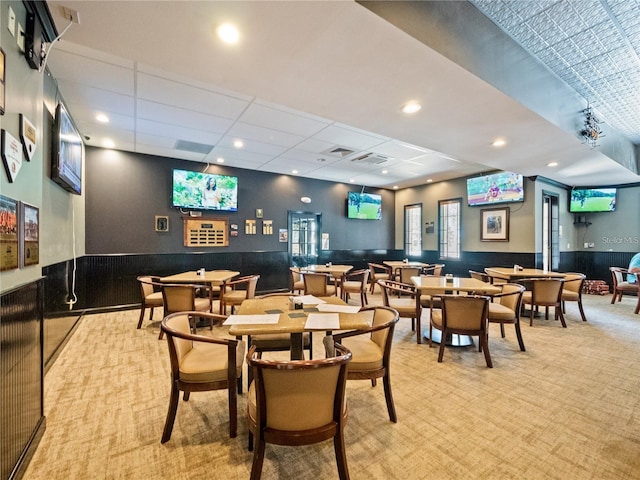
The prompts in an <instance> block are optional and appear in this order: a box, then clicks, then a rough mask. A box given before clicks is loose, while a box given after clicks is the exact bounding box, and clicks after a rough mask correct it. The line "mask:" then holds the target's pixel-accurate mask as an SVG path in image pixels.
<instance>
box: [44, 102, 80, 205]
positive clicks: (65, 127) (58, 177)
mask: <svg viewBox="0 0 640 480" xmlns="http://www.w3.org/2000/svg"><path fill="white" fill-rule="evenodd" d="M52 137H53V145H52V147H53V148H52V152H53V155H51V179H52V180H53V181H54V182H56V183H57V184H58V185H60V186H61V187H62V188H64V189H65V190H67V191H68V192H71V193H74V194H76V195H80V194H82V162H83V160H84V142H83V141H82V136H81V135H80V132H79V131H78V129H77V128H76V126H75V124H74V123H73V120H72V119H71V115H69V112H67V109H66V108H65V106H64V105H63V104H62V103H58V106H57V107H56V115H55V118H54V121H53V135H52Z"/></svg>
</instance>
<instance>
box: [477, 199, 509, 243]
mask: <svg viewBox="0 0 640 480" xmlns="http://www.w3.org/2000/svg"><path fill="white" fill-rule="evenodd" d="M480 240H481V241H483V242H508V241H509V207H503V208H483V209H482V210H480Z"/></svg>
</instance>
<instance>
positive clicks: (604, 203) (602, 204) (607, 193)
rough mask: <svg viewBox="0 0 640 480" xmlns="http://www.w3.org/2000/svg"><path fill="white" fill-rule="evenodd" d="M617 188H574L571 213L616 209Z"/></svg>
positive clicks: (570, 207) (570, 198) (570, 203)
mask: <svg viewBox="0 0 640 480" xmlns="http://www.w3.org/2000/svg"><path fill="white" fill-rule="evenodd" d="M616 194H617V190H616V189H615V188H574V189H573V190H571V196H570V197H569V211H570V212H571V213H581V212H582V213H590V212H613V211H614V210H615V209H616Z"/></svg>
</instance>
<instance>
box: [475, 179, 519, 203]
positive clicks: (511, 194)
mask: <svg viewBox="0 0 640 480" xmlns="http://www.w3.org/2000/svg"><path fill="white" fill-rule="evenodd" d="M508 202H524V179H523V177H522V175H520V174H519V173H512V172H499V173H492V174H490V175H483V176H481V177H474V178H468V179H467V205H469V206H470V207H473V206H477V205H488V204H496V203H508Z"/></svg>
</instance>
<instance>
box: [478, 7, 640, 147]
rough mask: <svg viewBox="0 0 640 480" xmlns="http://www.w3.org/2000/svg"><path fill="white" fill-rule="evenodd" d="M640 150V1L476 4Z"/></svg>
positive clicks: (601, 118) (603, 119)
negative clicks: (639, 146) (638, 145)
mask: <svg viewBox="0 0 640 480" xmlns="http://www.w3.org/2000/svg"><path fill="white" fill-rule="evenodd" d="M471 3H473V4H474V5H475V6H476V7H477V8H478V9H479V10H480V11H481V12H482V13H484V14H485V15H486V16H487V17H489V18H490V19H491V20H492V21H493V22H494V23H495V24H496V25H498V26H499V27H500V28H501V29H502V30H504V31H505V32H506V33H507V34H508V35H510V36H511V37H512V38H513V39H514V40H515V41H516V42H518V43H519V44H520V45H521V46H522V47H523V48H524V49H525V50H527V51H528V52H529V53H531V54H532V55H534V56H535V57H536V58H538V59H539V60H540V61H541V62H542V63H544V64H545V65H546V66H547V68H549V69H550V70H551V71H552V72H554V73H555V74H556V75H557V76H558V77H559V78H561V79H562V80H564V81H565V82H566V83H567V84H568V85H570V86H571V87H573V88H574V89H575V90H576V91H577V92H578V93H579V94H580V95H582V96H583V97H584V98H585V100H587V101H588V102H589V103H590V104H591V106H592V107H593V108H594V110H595V112H596V114H597V115H598V117H599V118H600V120H602V121H604V122H605V123H608V124H610V125H611V126H612V127H613V128H615V129H616V130H618V131H619V132H620V133H622V134H623V135H625V136H627V137H628V138H629V139H630V140H631V141H632V142H633V143H635V144H640V0H527V1H522V0H520V1H514V0H471Z"/></svg>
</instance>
